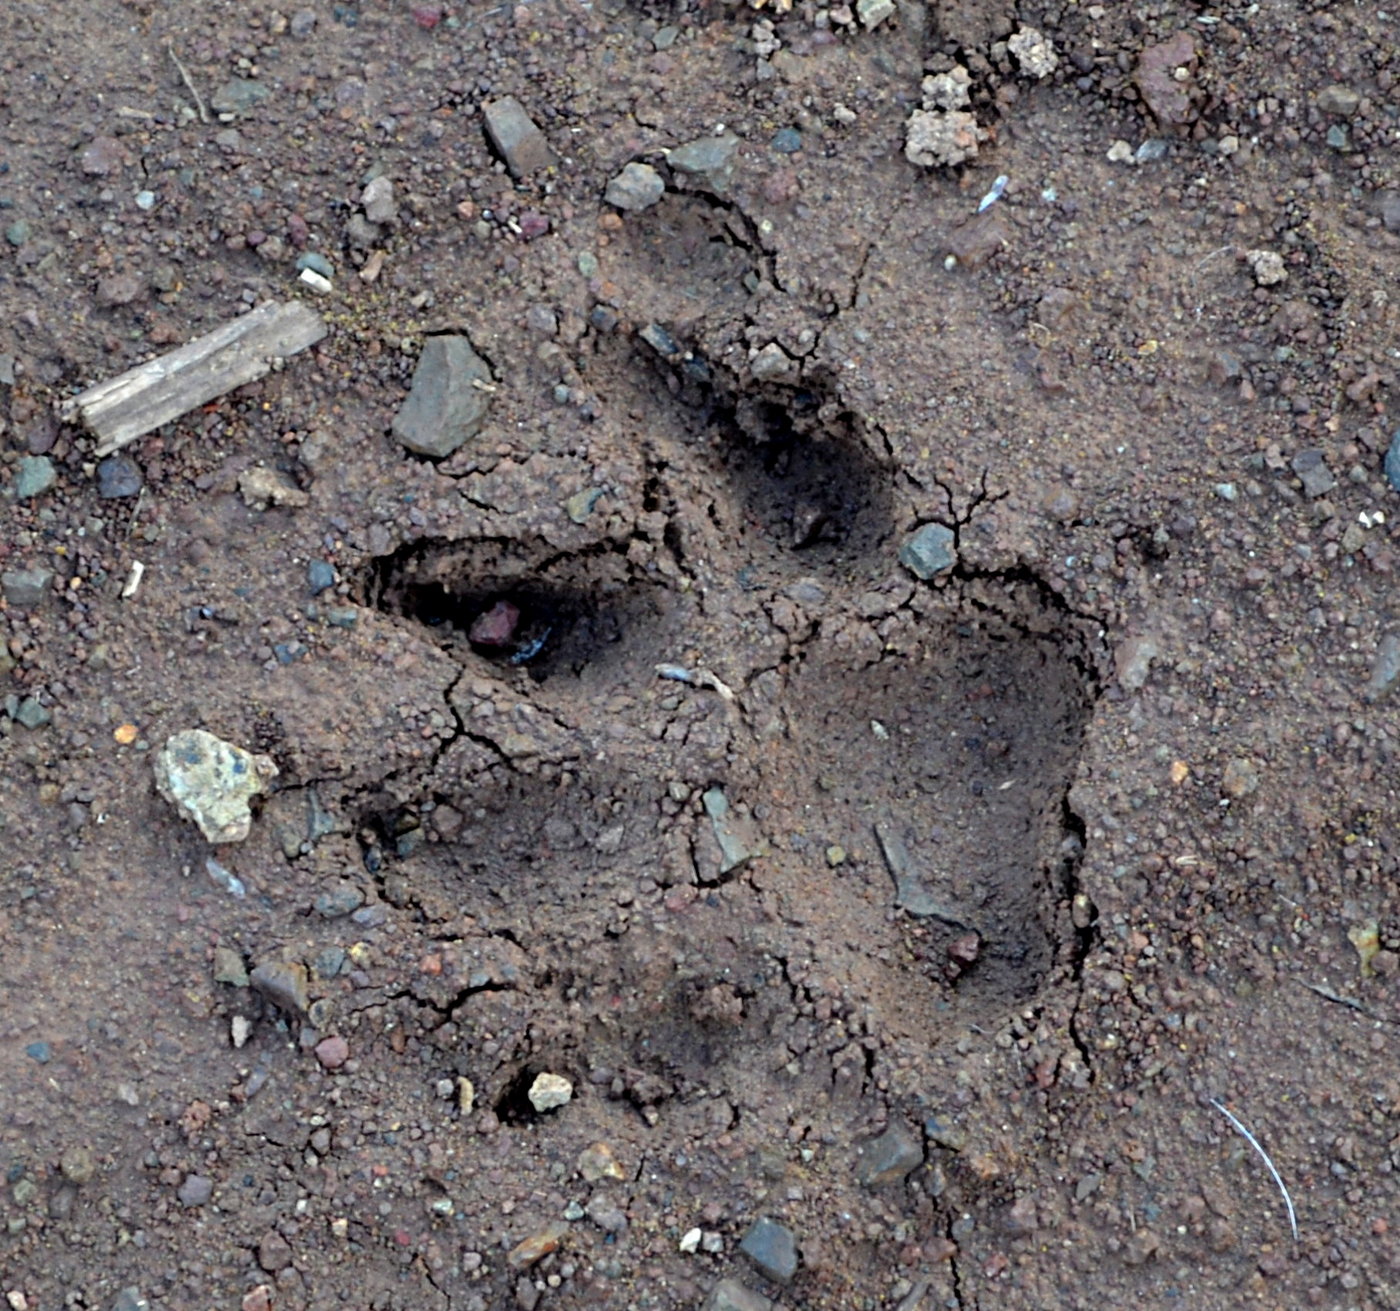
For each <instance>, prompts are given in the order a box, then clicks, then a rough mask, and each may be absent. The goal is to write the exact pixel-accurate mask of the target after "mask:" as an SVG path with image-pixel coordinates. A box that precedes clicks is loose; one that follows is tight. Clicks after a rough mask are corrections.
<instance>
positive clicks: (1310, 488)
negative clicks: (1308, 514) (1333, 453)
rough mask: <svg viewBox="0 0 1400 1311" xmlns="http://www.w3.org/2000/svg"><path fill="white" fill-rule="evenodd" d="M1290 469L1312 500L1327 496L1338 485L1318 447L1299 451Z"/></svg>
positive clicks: (1291, 462)
mask: <svg viewBox="0 0 1400 1311" xmlns="http://www.w3.org/2000/svg"><path fill="white" fill-rule="evenodd" d="M1290 467H1291V468H1292V470H1293V472H1294V473H1295V474H1297V475H1298V480H1299V481H1300V482H1301V483H1302V484H1303V491H1304V493H1305V494H1306V495H1307V496H1308V497H1309V499H1311V500H1314V501H1315V500H1317V498H1318V497H1319V496H1326V495H1327V493H1328V492H1330V491H1331V490H1332V489H1333V488H1334V487H1335V486H1336V485H1337V478H1336V475H1335V474H1333V472H1332V470H1331V469H1329V468H1328V467H1327V461H1326V459H1325V458H1324V455H1323V452H1322V451H1321V450H1319V449H1318V448H1317V447H1310V448H1309V449H1308V450H1306V451H1299V452H1298V454H1297V455H1295V456H1294V457H1293V459H1292V460H1291V461H1290Z"/></svg>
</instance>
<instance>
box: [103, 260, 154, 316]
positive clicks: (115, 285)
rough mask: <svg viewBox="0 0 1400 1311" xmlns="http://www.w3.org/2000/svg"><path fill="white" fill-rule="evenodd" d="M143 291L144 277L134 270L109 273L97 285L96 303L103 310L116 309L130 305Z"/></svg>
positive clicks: (144, 286)
mask: <svg viewBox="0 0 1400 1311" xmlns="http://www.w3.org/2000/svg"><path fill="white" fill-rule="evenodd" d="M145 290H146V279H145V276H144V275H143V274H141V273H138V272H137V271H136V270H135V269H124V270H122V271H121V272H120V273H109V274H108V275H107V276H106V277H105V278H102V279H101V280H100V281H99V282H98V284H97V303H98V304H99V305H100V306H102V308H103V309H116V308H117V307H118V306H121V305H130V304H131V302H132V301H134V300H136V299H138V298H139V297H140V295H141V293H142V292H144V291H145Z"/></svg>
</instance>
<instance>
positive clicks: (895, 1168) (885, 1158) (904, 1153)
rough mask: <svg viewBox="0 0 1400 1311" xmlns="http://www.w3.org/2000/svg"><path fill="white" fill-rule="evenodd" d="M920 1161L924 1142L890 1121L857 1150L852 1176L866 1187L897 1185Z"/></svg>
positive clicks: (920, 1163) (922, 1159)
mask: <svg viewBox="0 0 1400 1311" xmlns="http://www.w3.org/2000/svg"><path fill="white" fill-rule="evenodd" d="M923 1163H924V1145H923V1143H922V1142H920V1141H919V1140H918V1139H917V1138H915V1137H914V1135H913V1134H912V1133H910V1132H909V1130H908V1129H906V1128H905V1127H904V1126H903V1125H902V1124H892V1125H890V1127H889V1128H888V1129H886V1130H885V1132H884V1133H882V1134H881V1135H880V1136H879V1137H878V1138H875V1139H872V1140H871V1141H870V1142H868V1143H866V1144H865V1146H864V1147H863V1148H862V1149H861V1153H860V1164H859V1166H858V1167H857V1169H856V1177H857V1178H859V1180H860V1181H861V1183H862V1184H864V1185H865V1187H867V1188H884V1187H886V1186H887V1185H889V1184H897V1183H900V1182H901V1181H902V1180H904V1179H905V1178H907V1177H908V1175H909V1173H910V1171H911V1170H916V1169H917V1168H918V1167H919V1166H921V1165H922V1164H923Z"/></svg>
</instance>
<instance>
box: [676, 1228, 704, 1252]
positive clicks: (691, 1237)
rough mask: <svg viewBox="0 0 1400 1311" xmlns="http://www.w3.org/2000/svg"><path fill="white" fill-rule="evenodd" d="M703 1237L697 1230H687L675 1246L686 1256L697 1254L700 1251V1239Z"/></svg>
mask: <svg viewBox="0 0 1400 1311" xmlns="http://www.w3.org/2000/svg"><path fill="white" fill-rule="evenodd" d="M703 1237H704V1235H703V1233H702V1232H701V1231H700V1230H699V1229H688V1230H687V1231H686V1232H685V1234H684V1235H683V1236H682V1238H681V1241H680V1242H679V1243H677V1244H676V1246H677V1247H679V1248H680V1250H681V1251H682V1252H685V1253H687V1254H689V1253H691V1252H698V1251H699V1250H700V1239H701V1238H703Z"/></svg>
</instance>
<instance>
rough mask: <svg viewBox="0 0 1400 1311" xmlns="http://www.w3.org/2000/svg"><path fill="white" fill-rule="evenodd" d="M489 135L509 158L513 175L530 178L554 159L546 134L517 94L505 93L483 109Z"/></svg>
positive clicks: (497, 150)
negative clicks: (517, 97)
mask: <svg viewBox="0 0 1400 1311" xmlns="http://www.w3.org/2000/svg"><path fill="white" fill-rule="evenodd" d="M482 116H483V118H484V120H485V123H486V135H487V136H488V137H490V138H491V144H492V145H493V146H494V147H495V148H496V153H497V154H499V155H500V157H501V158H502V159H503V160H505V162H506V167H507V168H508V169H510V172H511V176H512V177H516V178H523V177H528V176H529V175H530V174H531V173H536V172H538V171H539V170H540V169H542V168H546V167H547V166H548V165H549V164H550V163H551V162H552V161H553V159H554V152H553V151H552V150H551V149H550V148H549V142H548V141H546V140H545V136H544V133H543V132H541V131H540V130H539V128H538V127H536V126H535V121H534V119H532V118H531V117H530V115H529V114H527V113H526V112H525V106H524V105H522V104H521V103H520V101H518V100H517V99H516V98H515V97H514V96H502V97H501V99H499V100H493V101H492V102H491V103H490V104H489V105H487V106H486V107H485V109H483V110H482Z"/></svg>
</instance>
